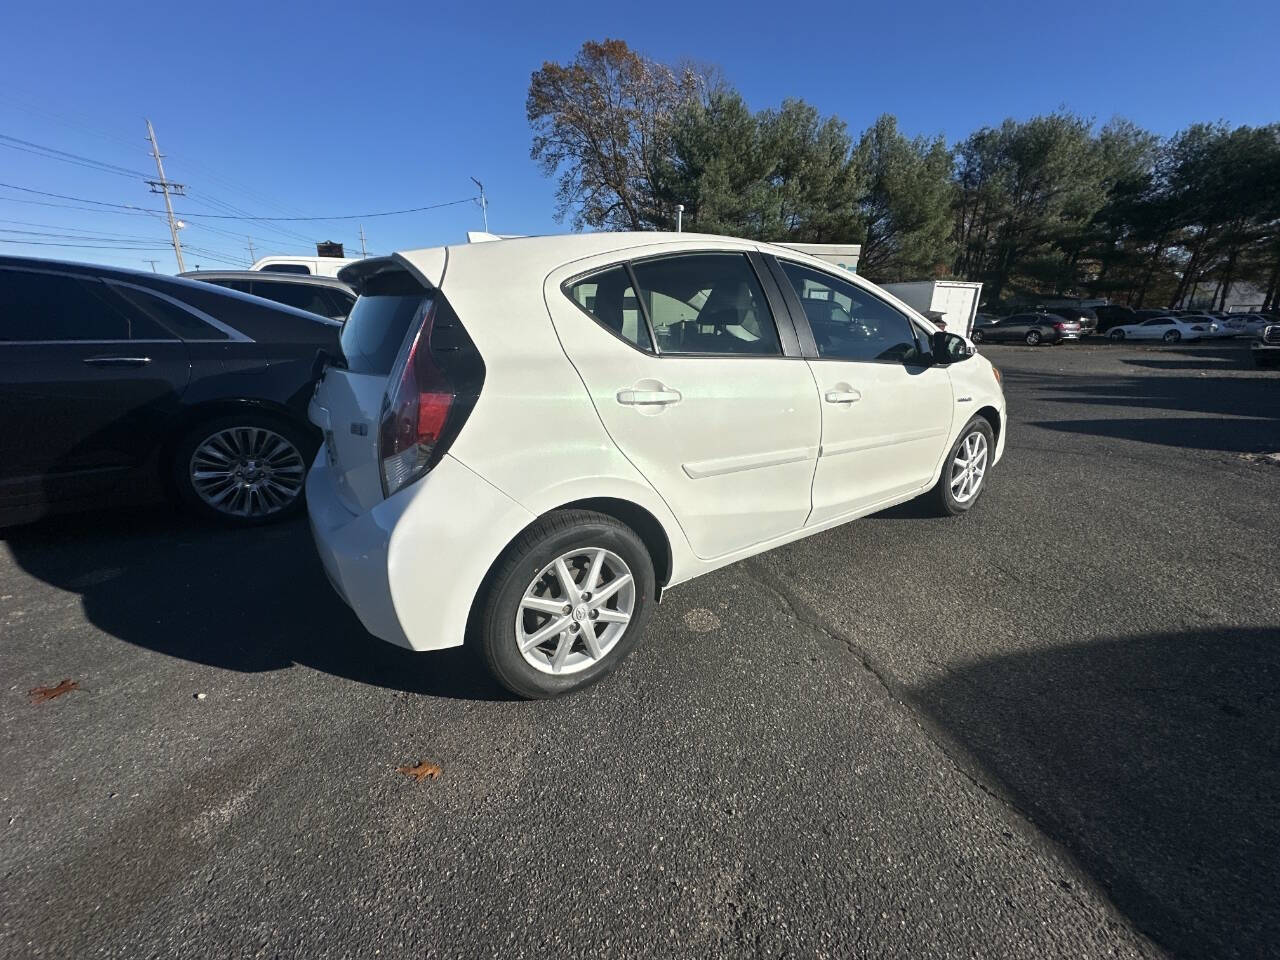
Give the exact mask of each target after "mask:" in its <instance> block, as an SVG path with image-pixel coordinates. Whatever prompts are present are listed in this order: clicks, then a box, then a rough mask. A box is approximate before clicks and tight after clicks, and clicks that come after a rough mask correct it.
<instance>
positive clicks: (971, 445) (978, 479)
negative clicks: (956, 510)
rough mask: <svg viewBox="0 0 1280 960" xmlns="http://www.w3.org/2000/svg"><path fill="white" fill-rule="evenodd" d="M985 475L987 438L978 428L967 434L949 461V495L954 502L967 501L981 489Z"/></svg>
mask: <svg viewBox="0 0 1280 960" xmlns="http://www.w3.org/2000/svg"><path fill="white" fill-rule="evenodd" d="M986 475H987V438H986V435H985V434H983V433H982V432H981V431H979V430H975V431H974V432H973V433H971V434H969V435H968V436H967V437H965V438H964V440H963V441H962V442H961V444H960V448H959V449H958V450H957V451H956V456H955V459H954V460H952V461H951V496H952V498H953V499H954V500H955V502H956V503H968V502H969V501H970V500H972V499H973V498H974V497H976V496H977V495H978V491H979V490H980V489H982V479H983V477H985V476H986Z"/></svg>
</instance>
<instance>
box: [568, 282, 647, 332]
mask: <svg viewBox="0 0 1280 960" xmlns="http://www.w3.org/2000/svg"><path fill="white" fill-rule="evenodd" d="M565 292H566V293H568V294H569V298H570V299H571V300H572V301H573V302H574V303H576V304H577V305H578V306H580V307H581V308H582V309H583V310H585V311H586V312H587V313H589V314H591V316H592V317H594V318H595V320H596V322H597V323H599V324H600V325H601V326H602V327H604V328H605V329H607V330H611V331H612V332H613V333H615V334H617V335H618V336H619V337H621V338H622V339H623V340H626V341H627V342H628V343H630V344H632V345H633V346H636V347H639V348H640V349H641V350H643V351H645V353H652V352H653V343H652V341H651V340H650V338H649V329H648V327H646V326H645V322H644V317H643V316H642V315H641V313H640V303H639V301H638V300H636V294H635V291H634V290H633V289H631V277H630V276H629V275H628V274H627V271H626V268H625V267H610V268H609V269H608V270H602V271H601V272H600V273H593V274H592V275H591V276H589V277H583V278H582V279H580V280H575V281H573V282H572V283H571V284H569V286H568V287H567V288H566V289H565Z"/></svg>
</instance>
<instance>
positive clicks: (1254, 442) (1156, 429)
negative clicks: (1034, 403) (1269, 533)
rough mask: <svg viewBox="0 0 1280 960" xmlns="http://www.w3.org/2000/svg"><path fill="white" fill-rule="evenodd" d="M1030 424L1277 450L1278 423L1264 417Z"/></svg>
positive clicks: (1197, 445) (1211, 446) (1198, 445)
mask: <svg viewBox="0 0 1280 960" xmlns="http://www.w3.org/2000/svg"><path fill="white" fill-rule="evenodd" d="M1031 426H1033V427H1044V428H1045V429H1046V430H1061V431H1065V432H1068V433H1083V434H1089V435H1090V436H1095V437H1110V438H1112V439H1115V440H1137V441H1140V442H1142V443H1158V444H1163V445H1164V446H1169V447H1185V448H1187V449H1194V450H1221V451H1225V452H1228V453H1271V452H1272V451H1275V450H1280V424H1278V423H1277V422H1276V421H1273V420H1264V419H1253V418H1249V419H1245V418H1240V417H1234V418H1231V419H1222V420H1216V419H1212V418H1209V417H1165V418H1150V419H1136V418H1135V419H1127V418H1126V419H1120V418H1116V419H1113V420H1033V421H1031Z"/></svg>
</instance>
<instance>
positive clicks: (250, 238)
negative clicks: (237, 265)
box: [245, 237, 258, 263]
mask: <svg viewBox="0 0 1280 960" xmlns="http://www.w3.org/2000/svg"><path fill="white" fill-rule="evenodd" d="M245 239H246V240H248V241H249V262H250V263H254V262H255V261H257V259H258V258H257V256H256V255H255V254H254V252H253V237H245Z"/></svg>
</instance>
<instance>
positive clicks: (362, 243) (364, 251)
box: [360, 223, 369, 257]
mask: <svg viewBox="0 0 1280 960" xmlns="http://www.w3.org/2000/svg"><path fill="white" fill-rule="evenodd" d="M360 256H362V257H367V256H369V251H368V250H366V249H365V248H364V224H363V223H362V224H360Z"/></svg>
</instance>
